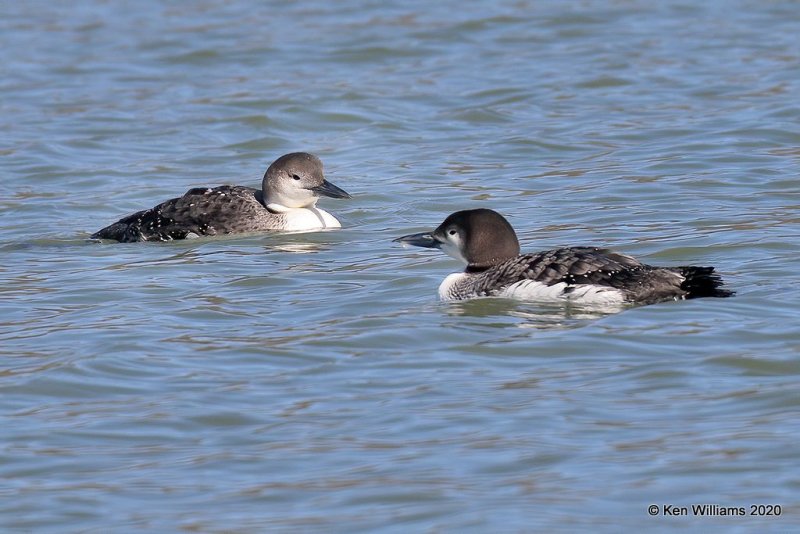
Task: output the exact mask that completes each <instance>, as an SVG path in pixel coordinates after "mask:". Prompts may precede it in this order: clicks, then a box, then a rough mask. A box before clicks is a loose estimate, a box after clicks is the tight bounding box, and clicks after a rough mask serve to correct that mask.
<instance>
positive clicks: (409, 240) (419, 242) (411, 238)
mask: <svg viewBox="0 0 800 534" xmlns="http://www.w3.org/2000/svg"><path fill="white" fill-rule="evenodd" d="M392 241H393V242H395V243H401V244H403V245H413V246H415V247H425V248H439V247H441V246H442V244H441V243H440V242H439V241H437V240H436V239H434V237H433V235H432V234H431V233H430V232H422V233H421V234H411V235H404V236H403V237H398V238H397V239H393V240H392Z"/></svg>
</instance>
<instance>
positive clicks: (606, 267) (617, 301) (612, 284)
mask: <svg viewBox="0 0 800 534" xmlns="http://www.w3.org/2000/svg"><path fill="white" fill-rule="evenodd" d="M394 241H396V242H398V243H402V244H403V245H413V246H418V247H425V248H438V249H441V250H442V251H443V252H444V253H446V254H447V255H449V256H452V257H453V258H456V259H458V260H461V261H462V262H463V263H466V265H467V266H466V269H465V270H464V271H463V272H460V273H453V274H451V275H449V276H447V277H446V278H445V279H444V281H443V282H442V284H441V285H440V286H439V297H440V298H441V299H442V300H463V299H469V298H474V297H505V298H516V299H522V300H536V301H542V300H549V301H560V302H565V301H569V302H577V303H582V304H588V305H599V306H602V307H604V308H606V309H614V310H617V309H621V307H622V306H624V305H628V304H652V303H655V302H662V301H667V300H683V299H692V298H699V297H730V296H732V295H733V294H734V293H733V291H729V290H727V289H724V288H723V287H722V286H723V281H722V279H721V278H720V276H719V275H718V274H716V273H715V272H714V268H713V267H697V266H692V265H687V266H678V267H657V266H653V265H647V264H645V263H642V262H640V261H639V260H637V259H636V258H633V257H631V256H628V255H627V254H621V253H619V252H615V251H613V250H609V249H606V248H598V247H582V246H579V247H566V248H559V249H554V250H545V251H542V252H535V253H531V254H521V253H520V247H519V241H518V240H517V235H516V232H514V228H513V227H512V226H511V224H509V222H508V221H507V220H506V219H505V218H504V217H503V216H502V215H500V214H499V213H497V212H496V211H492V210H489V209H475V210H464V211H458V212H455V213H453V214H451V215H449V216H448V217H447V218H446V219H445V220H444V222H443V223H442V224H440V225H439V226H438V227H437V228H436V229H435V230H433V231H432V232H422V233H419V234H410V235H406V236H403V237H399V238H397V239H395V240H394Z"/></svg>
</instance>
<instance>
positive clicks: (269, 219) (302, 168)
mask: <svg viewBox="0 0 800 534" xmlns="http://www.w3.org/2000/svg"><path fill="white" fill-rule="evenodd" d="M321 195H322V196H326V197H331V198H351V197H350V195H349V194H348V193H347V192H345V191H344V190H342V189H340V188H338V187H336V186H335V185H333V184H332V183H330V182H329V181H327V180H326V179H325V176H324V174H323V172H322V162H321V161H320V159H319V158H318V157H317V156H314V155H313V154H308V153H306V152H294V153H291V154H286V155H284V156H281V157H280V158H278V159H277V160H275V162H274V163H273V164H272V165H270V166H269V168H268V169H267V172H266V173H265V174H264V178H263V180H262V183H261V189H254V188H252V187H245V186H241V185H223V186H219V187H214V188H206V187H198V188H194V189H190V190H189V191H187V192H186V194H184V195H183V196H182V197H178V198H173V199H170V200H167V201H166V202H162V203H161V204H159V205H157V206H155V207H154V208H150V209H148V210H143V211H139V212H137V213H134V214H133V215H128V216H127V217H124V218H122V219H120V220H119V221H117V222H115V223H114V224H112V225H110V226H107V227H105V228H103V229H102V230H99V231H98V232H95V233H94V234H92V238H94V239H113V240H115V241H121V242H124V243H130V242H135V241H172V240H173V239H186V238H193V237H200V236H211V235H221V234H241V233H251V232H263V231H275V230H278V231H304V230H319V229H324V228H341V224H340V223H339V221H338V220H336V218H335V217H334V216H333V215H331V214H330V213H328V212H327V211H325V210H323V209H320V208H317V207H316V204H317V200H318V199H319V197H320V196H321Z"/></svg>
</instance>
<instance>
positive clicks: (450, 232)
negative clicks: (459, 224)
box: [447, 230, 458, 235]
mask: <svg viewBox="0 0 800 534" xmlns="http://www.w3.org/2000/svg"><path fill="white" fill-rule="evenodd" d="M447 233H448V234H450V235H456V234H457V233H458V232H456V231H455V230H450V231H448V232H447Z"/></svg>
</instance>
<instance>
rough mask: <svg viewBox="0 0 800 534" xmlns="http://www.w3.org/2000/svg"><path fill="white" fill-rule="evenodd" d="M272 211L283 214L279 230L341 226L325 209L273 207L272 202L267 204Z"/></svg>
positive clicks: (290, 230)
mask: <svg viewBox="0 0 800 534" xmlns="http://www.w3.org/2000/svg"><path fill="white" fill-rule="evenodd" d="M268 207H269V208H270V209H272V210H273V211H279V212H280V213H281V214H282V215H283V216H284V221H285V222H284V225H283V227H282V228H281V230H286V231H289V232H292V231H301V230H316V229H319V228H341V227H342V225H341V223H339V221H338V220H336V217H334V216H333V215H331V214H330V213H328V212H327V211H325V210H323V209H320V208H317V207H314V208H285V207H283V206H280V207H281V208H283V209H282V210H277V209H275V205H274V204H270V205H269V206H268Z"/></svg>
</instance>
